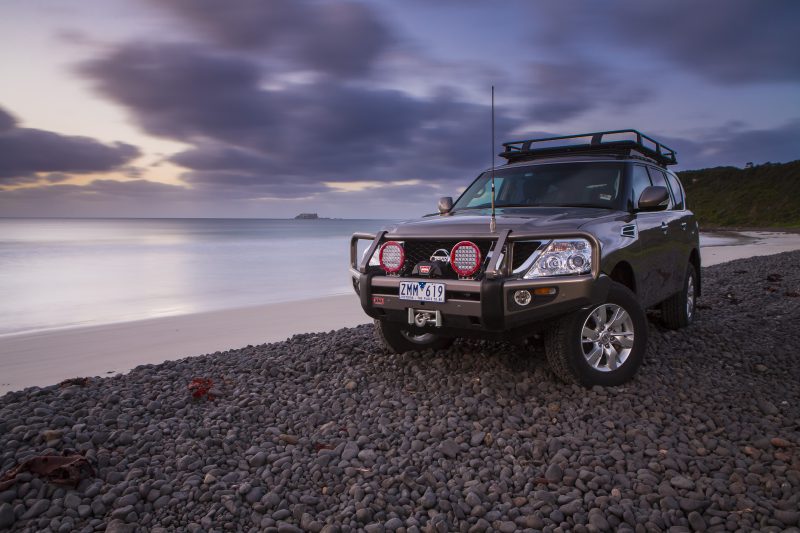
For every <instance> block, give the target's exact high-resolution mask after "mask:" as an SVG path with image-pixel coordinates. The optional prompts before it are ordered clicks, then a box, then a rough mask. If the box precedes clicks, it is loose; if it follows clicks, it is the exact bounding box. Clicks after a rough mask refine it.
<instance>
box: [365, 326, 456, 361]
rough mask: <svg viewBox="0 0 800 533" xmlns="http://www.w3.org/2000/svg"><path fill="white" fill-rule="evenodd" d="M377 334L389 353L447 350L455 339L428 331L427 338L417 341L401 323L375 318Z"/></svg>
mask: <svg viewBox="0 0 800 533" xmlns="http://www.w3.org/2000/svg"><path fill="white" fill-rule="evenodd" d="M427 335H430V336H429V337H428V336H427ZM375 336H376V337H377V338H378V341H379V342H380V343H381V344H383V347H384V349H385V350H386V352H388V353H404V352H419V351H423V350H446V349H447V348H449V347H450V345H452V344H453V339H451V338H448V337H441V336H439V335H436V334H435V333H428V334H426V337H425V338H424V339H425V340H419V341H416V340H413V338H414V337H413V335H410V334H408V331H407V330H405V329H404V328H403V326H402V325H401V324H396V323H394V322H385V321H383V320H377V319H376V320H375Z"/></svg>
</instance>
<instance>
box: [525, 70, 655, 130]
mask: <svg viewBox="0 0 800 533" xmlns="http://www.w3.org/2000/svg"><path fill="white" fill-rule="evenodd" d="M621 79H623V76H622V74H621V72H620V71H619V70H613V71H612V70H611V69H609V67H607V66H605V65H601V64H598V63H596V62H592V61H589V60H587V59H585V58H577V57H575V58H569V57H565V58H564V59H562V60H561V61H560V62H533V63H532V65H531V76H530V87H531V91H530V92H531V96H532V97H533V98H534V103H533V104H532V105H531V106H530V112H531V118H532V119H533V120H535V121H537V122H548V123H557V122H562V121H564V120H568V119H571V118H575V117H577V116H579V115H582V114H584V113H586V112H588V111H591V110H593V109H596V108H598V107H611V108H612V109H613V108H617V109H622V108H625V107H629V106H632V105H636V104H640V103H644V102H646V101H647V100H649V99H650V98H652V96H653V91H652V90H650V89H649V88H647V87H645V86H644V85H643V84H642V83H641V82H640V81H639V80H638V79H637V78H636V77H633V76H631V77H628V78H626V81H625V82H621Z"/></svg>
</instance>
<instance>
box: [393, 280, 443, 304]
mask: <svg viewBox="0 0 800 533" xmlns="http://www.w3.org/2000/svg"><path fill="white" fill-rule="evenodd" d="M400 299H401V300H413V301H415V302H438V303H444V283H430V282H428V281H401V282H400Z"/></svg>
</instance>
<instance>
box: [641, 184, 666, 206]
mask: <svg viewBox="0 0 800 533" xmlns="http://www.w3.org/2000/svg"><path fill="white" fill-rule="evenodd" d="M668 205H669V191H668V190H667V188H666V187H662V186H660V185H654V186H650V187H647V188H646V189H645V190H643V191H642V195H641V196H640V197H639V211H661V210H662V209H666V208H667V206H668Z"/></svg>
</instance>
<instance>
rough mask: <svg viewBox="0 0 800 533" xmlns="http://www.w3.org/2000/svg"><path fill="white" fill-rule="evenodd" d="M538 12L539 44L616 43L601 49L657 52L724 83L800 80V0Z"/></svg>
mask: <svg viewBox="0 0 800 533" xmlns="http://www.w3.org/2000/svg"><path fill="white" fill-rule="evenodd" d="M536 10H537V13H538V16H539V18H540V20H547V21H548V24H547V25H546V26H543V27H542V28H541V31H540V32H539V33H538V34H537V39H536V42H537V43H538V44H539V45H540V46H544V47H545V48H547V49H550V50H554V51H557V52H559V53H561V52H563V51H564V50H570V51H573V52H574V51H576V50H586V49H589V50H591V49H592V48H596V47H597V45H598V43H599V44H600V45H601V47H602V45H611V49H610V50H600V53H605V54H619V53H621V54H623V55H624V56H626V57H632V56H635V55H637V54H638V55H639V56H640V57H641V54H642V53H643V52H644V53H649V54H653V57H655V58H659V59H661V60H666V61H669V62H672V63H674V64H675V65H677V66H679V67H681V68H682V69H686V70H689V71H691V72H693V73H695V74H697V75H699V76H702V77H704V78H707V79H710V80H713V81H715V82H718V83H722V84H729V83H735V84H744V83H761V82H785V81H791V82H797V81H800V33H798V32H797V21H798V20H800V3H798V2H796V1H795V0H774V1H771V2H768V3H765V2H759V1H756V0H707V1H703V2H697V1H696V0H672V1H670V2H642V1H640V0H609V1H606V2H584V3H582V4H581V5H580V7H576V6H575V5H574V3H571V2H549V3H546V4H541V5H540V4H537V5H536ZM640 61H641V60H640ZM664 75H669V73H668V72H665V73H664Z"/></svg>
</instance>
